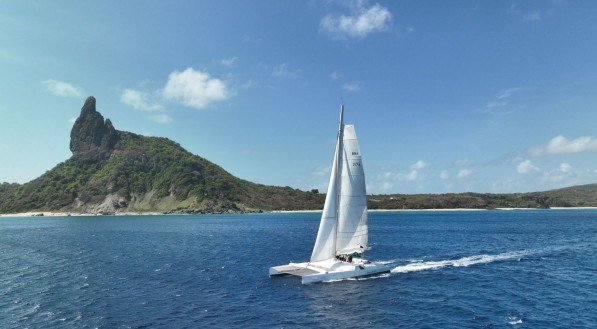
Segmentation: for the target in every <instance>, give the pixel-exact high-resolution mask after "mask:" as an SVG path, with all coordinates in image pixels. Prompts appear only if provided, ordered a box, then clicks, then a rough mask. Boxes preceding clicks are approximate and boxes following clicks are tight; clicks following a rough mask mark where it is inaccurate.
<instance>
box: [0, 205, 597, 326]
mask: <svg viewBox="0 0 597 329" xmlns="http://www.w3.org/2000/svg"><path fill="white" fill-rule="evenodd" d="M318 225H319V214H317V213H310V214H251V215H213V216H212V215H201V216H131V217H64V218H1V219H0V328H51V327H55V328H202V327H217V328H221V327H223V328H229V327H243V328H251V327H268V328H269V327H278V328H295V327H296V328H300V327H305V328H339V327H349V328H357V327H358V328H368V327H378V328H400V327H402V328H595V327H597V211H592V210H581V211H576V210H565V211H559V210H558V211H555V210H551V211H541V210H537V211H481V212H397V213H378V212H375V213H371V214H370V226H369V227H370V241H371V246H372V250H371V251H370V252H369V253H368V254H367V256H368V257H367V258H369V259H371V260H378V261H385V262H391V263H393V265H395V267H394V269H393V271H392V273H387V274H383V275H377V276H373V277H369V278H364V279H358V280H355V279H351V280H345V281H340V282H330V283H318V284H312V285H301V284H300V279H298V278H295V277H278V278H272V279H270V278H268V275H267V273H268V268H269V267H270V266H275V265H283V264H287V263H288V262H289V261H305V260H307V259H308V257H309V256H310V252H311V248H312V246H313V243H314V239H315V234H316V231H317V228H318Z"/></svg>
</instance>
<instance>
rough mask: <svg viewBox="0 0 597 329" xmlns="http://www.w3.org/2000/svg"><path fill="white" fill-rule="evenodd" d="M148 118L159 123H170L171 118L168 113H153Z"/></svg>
mask: <svg viewBox="0 0 597 329" xmlns="http://www.w3.org/2000/svg"><path fill="white" fill-rule="evenodd" d="M149 119H150V120H151V121H155V122H157V123H161V124H168V123H171V122H172V121H173V120H172V118H171V117H170V116H169V115H168V114H154V115H150V116H149Z"/></svg>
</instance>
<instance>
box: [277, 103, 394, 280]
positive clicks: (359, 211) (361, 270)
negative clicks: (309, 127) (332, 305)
mask: <svg viewBox="0 0 597 329" xmlns="http://www.w3.org/2000/svg"><path fill="white" fill-rule="evenodd" d="M338 121H339V123H338V136H337V139H336V150H335V153H334V162H333V164H332V172H331V175H330V182H329V185H328V189H327V194H326V198H325V204H324V207H323V212H322V214H321V222H320V223H319V231H318V232H317V239H316V240H315V246H314V247H313V252H312V253H311V259H310V260H309V261H308V262H304V263H290V264H288V265H282V266H274V267H270V269H269V275H270V277H271V276H277V275H288V274H289V275H295V276H300V277H301V282H302V283H303V284H308V283H315V282H322V281H332V280H342V279H347V278H353V277H360V276H367V275H372V274H377V273H383V272H389V271H390V269H391V268H390V267H389V266H388V265H384V264H378V263H375V262H371V261H368V260H366V259H364V258H363V253H364V252H365V251H367V250H369V247H368V239H369V230H368V227H367V192H366V189H365V173H364V171H363V163H362V159H361V151H360V149H359V142H358V140H357V135H356V133H355V130H354V126H353V125H344V105H342V106H340V119H339V120H338Z"/></svg>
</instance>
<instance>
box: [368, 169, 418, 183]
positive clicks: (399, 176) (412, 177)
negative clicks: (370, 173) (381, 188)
mask: <svg viewBox="0 0 597 329" xmlns="http://www.w3.org/2000/svg"><path fill="white" fill-rule="evenodd" d="M424 178H425V175H423V174H421V173H419V171H418V170H411V171H409V172H407V173H396V172H394V171H388V172H385V173H383V174H381V175H379V176H378V179H380V180H385V181H387V180H388V179H389V180H399V181H409V182H412V181H416V180H422V179H424Z"/></svg>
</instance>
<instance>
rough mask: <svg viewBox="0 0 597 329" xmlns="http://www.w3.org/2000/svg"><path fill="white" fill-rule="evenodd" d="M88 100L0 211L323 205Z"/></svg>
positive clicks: (545, 203)
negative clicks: (136, 127)
mask: <svg viewBox="0 0 597 329" xmlns="http://www.w3.org/2000/svg"><path fill="white" fill-rule="evenodd" d="M95 103H96V100H95V98H94V97H89V98H87V100H86V101H85V104H84V105H83V108H82V109H81V114H80V116H79V117H78V118H77V120H76V121H75V123H74V125H73V128H72V131H71V141H70V150H71V151H72V153H73V155H72V157H71V158H69V159H68V160H66V161H64V162H62V163H60V164H58V165H57V166H56V167H54V168H52V169H51V170H49V171H47V172H46V173H44V174H43V175H42V176H40V177H39V178H36V179H34V180H32V181H30V182H28V183H25V184H16V183H12V184H10V183H2V184H1V185H0V213H4V214H6V213H24V212H63V213H86V214H119V213H240V212H261V211H277V210H319V209H321V208H323V202H324V195H323V194H321V193H319V191H317V190H312V191H301V190H298V189H293V188H291V187H277V186H267V185H262V184H256V183H252V182H249V181H246V180H243V179H240V178H237V177H234V176H233V175H231V174H230V173H228V172H226V171H225V170H224V169H222V168H221V167H220V166H218V165H216V164H214V163H212V162H210V161H208V160H206V159H204V158H202V157H200V156H197V155H193V154H191V153H189V152H188V151H186V150H185V149H184V148H182V147H181V146H180V145H179V144H177V143H175V142H173V141H171V140H169V139H167V138H161V137H146V136H141V135H138V134H134V133H130V132H126V131H119V130H116V129H115V128H114V126H113V125H112V122H111V121H110V120H109V119H106V120H104V117H103V116H102V115H101V114H100V113H99V112H97V111H96V107H95ZM368 206H369V209H452V208H468V209H493V208H550V207H597V184H590V185H583V186H574V187H569V188H564V189H558V190H552V191H546V192H534V193H515V194H480V193H460V194H452V193H449V194H417V195H404V194H392V195H371V196H370V197H369V201H368Z"/></svg>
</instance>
